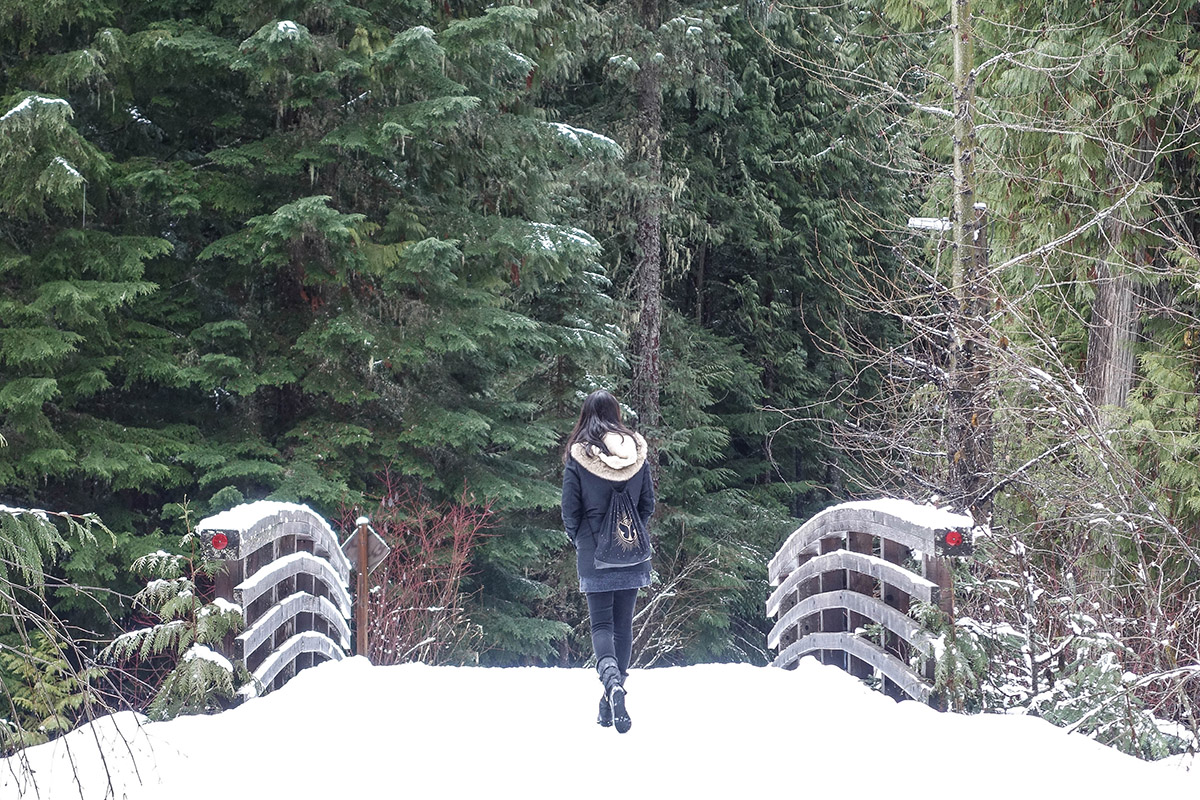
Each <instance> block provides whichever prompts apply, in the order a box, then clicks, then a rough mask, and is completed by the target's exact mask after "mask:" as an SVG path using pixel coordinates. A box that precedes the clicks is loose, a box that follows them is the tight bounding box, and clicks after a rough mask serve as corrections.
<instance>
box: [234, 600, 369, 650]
mask: <svg viewBox="0 0 1200 800" xmlns="http://www.w3.org/2000/svg"><path fill="white" fill-rule="evenodd" d="M301 614H309V615H312V616H315V617H319V618H320V619H323V620H325V621H326V622H327V623H328V624H329V626H330V628H331V629H332V630H334V631H336V632H337V638H338V639H340V640H341V641H340V644H341V646H342V649H343V650H345V649H347V648H349V647H350V626H349V625H347V624H346V619H345V618H344V617H343V616H342V613H341V611H340V610H339V609H338V607H337V606H335V605H334V604H333V603H332V602H330V600H329V598H327V597H314V596H313V595H311V594H308V593H307V592H296V593H295V594H293V595H291V596H290V597H287V598H284V600H283V601H281V602H280V603H278V604H276V605H274V606H272V607H271V608H270V610H268V611H267V613H265V614H263V616H262V617H260V618H259V619H258V620H256V621H255V622H254V624H253V625H252V626H250V627H249V628H247V629H246V630H245V631H243V632H242V633H241V635H239V636H238V637H237V638H236V639H235V640H234V641H235V642H236V643H237V647H238V650H237V653H238V657H239V658H241V659H242V660H243V661H244V660H245V658H246V656H248V655H249V654H250V653H253V652H254V651H255V650H257V649H258V647H259V645H261V644H262V643H263V642H265V641H267V640H268V639H270V638H271V636H272V634H273V633H274V632H275V631H276V630H278V629H279V628H281V627H282V626H283V625H284V624H285V623H286V622H287V621H288V620H291V619H294V618H296V617H297V616H298V615H301ZM301 622H302V623H305V624H298V626H297V627H300V628H302V629H304V630H311V629H312V620H311V619H303V618H302V619H301Z"/></svg>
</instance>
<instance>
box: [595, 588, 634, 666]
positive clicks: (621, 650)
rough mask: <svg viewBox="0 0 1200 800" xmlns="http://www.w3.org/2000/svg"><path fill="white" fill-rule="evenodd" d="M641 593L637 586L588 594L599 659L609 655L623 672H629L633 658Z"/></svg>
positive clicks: (597, 658)
mask: <svg viewBox="0 0 1200 800" xmlns="http://www.w3.org/2000/svg"><path fill="white" fill-rule="evenodd" d="M637 593H638V590H637V589H621V590H620V591H616V592H588V594H587V604H588V619H590V620H591V623H592V648H593V649H594V650H595V651H596V661H597V662H599V661H600V660H601V659H603V658H604V657H605V656H608V657H609V658H615V659H616V660H617V667H619V668H620V670H621V674H622V675H625V674H626V673H628V672H629V659H630V657H631V656H632V655H633V607H634V605H635V604H636V603H637Z"/></svg>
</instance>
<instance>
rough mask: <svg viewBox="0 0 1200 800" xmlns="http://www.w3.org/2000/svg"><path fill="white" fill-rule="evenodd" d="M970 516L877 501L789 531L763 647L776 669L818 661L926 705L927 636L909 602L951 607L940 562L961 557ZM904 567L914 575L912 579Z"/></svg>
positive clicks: (774, 567) (841, 508)
mask: <svg viewBox="0 0 1200 800" xmlns="http://www.w3.org/2000/svg"><path fill="white" fill-rule="evenodd" d="M973 527H974V523H973V521H972V520H971V518H970V517H969V516H964V515H962V514H954V513H951V512H949V511H945V510H943V509H938V508H933V507H930V506H921V505H917V504H915V503H910V502H908V501H906V500H894V499H882V500H871V501H862V502H852V503H843V504H842V505H838V506H833V507H832V508H827V509H825V510H824V511H822V512H821V513H819V514H817V515H816V516H814V517H813V518H812V519H810V520H809V521H808V522H806V523H804V525H802V526H800V527H799V528H798V529H796V531H795V532H793V533H792V535H791V536H789V537H788V539H787V541H785V542H784V543H783V546H782V547H780V548H779V552H778V553H776V555H775V557H774V558H772V559H771V561H770V564H769V565H768V576H769V579H770V583H771V585H772V586H775V587H777V588H776V589H775V590H774V591H773V592H772V594H771V596H770V598H769V599H768V600H767V615H768V616H770V617H775V618H777V620H776V623H775V627H774V628H773V629H772V630H771V633H770V634H769V635H768V637H767V645H768V647H771V648H776V649H778V650H779V654H778V656H777V657H776V659H775V665H776V666H779V667H785V668H791V667H794V666H795V665H796V662H797V661H799V660H800V658H802V657H803V656H806V655H814V654H815V655H816V656H817V657H818V658H819V659H820V660H821V661H822V662H824V663H826V664H835V665H837V666H839V667H841V668H842V669H845V670H846V671H848V672H849V673H851V674H852V675H855V676H856V677H859V678H877V679H879V681H880V686H881V687H882V688H883V690H884V691H885V692H887V693H888V694H890V695H892V696H894V697H899V696H900V695H901V694H903V695H906V696H908V697H910V698H913V699H915V700H921V701H922V702H927V701H928V700H929V699H930V696H931V694H932V691H933V687H932V685H931V680H932V675H933V673H932V669H933V664H932V662H931V661H930V660H929V659H920V658H918V659H917V661H918V662H920V663H919V667H918V668H914V667H913V666H912V665H911V664H910V659H911V658H912V656H913V655H914V653H916V654H921V653H925V652H929V651H930V649H931V648H930V644H931V642H930V639H929V635H928V634H927V633H926V632H925V631H924V630H922V629H921V627H920V625H918V624H917V622H916V621H915V620H913V619H912V618H911V617H910V616H908V611H909V608H910V606H911V604H912V602H913V601H914V600H917V601H920V602H924V603H929V604H932V605H937V606H940V607H941V608H942V609H943V610H945V611H950V610H951V609H952V603H953V590H952V586H951V581H950V569H949V565H948V563H947V560H946V559H947V558H949V557H953V556H962V555H968V554H969V553H970V552H971V549H972V543H973ZM909 565H911V566H914V567H916V569H919V570H920V571H919V573H918V572H917V571H915V570H914V569H910V568H909Z"/></svg>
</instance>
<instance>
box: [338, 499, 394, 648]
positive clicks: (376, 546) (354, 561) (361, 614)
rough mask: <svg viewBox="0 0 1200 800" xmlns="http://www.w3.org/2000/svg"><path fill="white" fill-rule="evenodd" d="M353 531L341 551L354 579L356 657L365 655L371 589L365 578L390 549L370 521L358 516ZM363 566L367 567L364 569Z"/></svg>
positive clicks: (385, 556)
mask: <svg viewBox="0 0 1200 800" xmlns="http://www.w3.org/2000/svg"><path fill="white" fill-rule="evenodd" d="M354 525H355V530H354V533H352V534H351V535H350V538H349V539H347V540H346V541H345V542H343V543H342V552H343V553H345V554H346V558H347V559H349V561H350V566H351V567H353V568H354V570H355V572H356V574H357V577H356V579H355V591H354V628H355V636H354V652H355V654H356V655H360V656H365V655H367V644H368V642H367V602H368V600H369V598H370V589H369V588H368V586H367V576H368V575H369V574H371V571H372V570H373V569H375V567H377V566H379V564H380V562H382V561H383V560H384V559H385V558H387V555H388V553H390V552H391V551H392V548H391V547H389V546H388V544H387V542H385V541H384V540H383V539H382V538H381V537H380V536H379V534H378V533H376V532H375V530H374V529H373V528H372V527H371V520H369V519H368V518H366V517H359V518H358V519H357V520H355V521H354ZM363 565H366V566H365V568H364V566H363Z"/></svg>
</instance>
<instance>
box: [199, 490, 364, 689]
mask: <svg viewBox="0 0 1200 800" xmlns="http://www.w3.org/2000/svg"><path fill="white" fill-rule="evenodd" d="M196 530H197V532H198V533H199V534H200V535H201V538H202V539H203V540H204V541H206V542H207V543H208V546H209V554H210V555H211V556H212V557H214V558H218V559H221V560H223V561H225V570H224V571H223V572H222V573H221V574H219V575H218V576H217V580H216V595H217V597H220V598H224V599H225V600H228V601H230V602H232V603H235V604H237V605H238V606H240V607H241V609H242V616H243V618H244V619H245V623H246V624H245V629H244V630H243V632H242V634H241V635H240V636H238V637H237V638H236V639H234V640H233V641H232V642H231V643H229V644H228V646H227V647H226V649H227V650H228V651H229V652H226V653H225V654H224V655H226V656H228V657H230V658H234V659H238V660H240V661H241V662H242V663H243V664H245V665H246V668H247V669H248V670H249V671H250V673H251V674H252V675H253V676H254V677H255V678H256V679H257V680H258V682H259V684H260V685H261V686H262V687H263V690H264V691H269V690H271V689H274V688H278V687H279V686H281V685H283V683H285V682H286V681H287V680H288V679H289V678H291V677H292V676H293V675H295V674H296V672H297V671H298V670H300V669H303V668H304V667H308V666H312V665H313V664H314V663H317V662H318V660H320V661H326V660H341V659H342V658H345V656H346V653H347V651H348V650H349V648H350V627H349V625H348V624H347V620H348V619H349V618H350V608H351V604H350V594H349V592H348V591H347V585H348V581H349V577H350V564H349V562H348V561H347V559H346V556H345V554H344V553H343V552H342V550H341V548H340V547H339V546H338V539H337V535H336V534H335V533H334V532H333V529H332V528H331V527H329V523H328V522H326V521H325V520H324V519H323V518H322V517H321V516H320V515H318V514H317V513H316V512H314V511H313V510H312V509H310V508H309V507H308V506H302V505H297V504H295V503H276V502H272V501H265V500H264V501H259V502H257V503H246V504H244V505H240V506H237V507H235V508H231V509H230V510H228V511H224V512H222V513H220V514H217V515H215V516H212V517H208V518H207V519H204V520H202V521H201V522H200V524H199V525H197V526H196Z"/></svg>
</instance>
